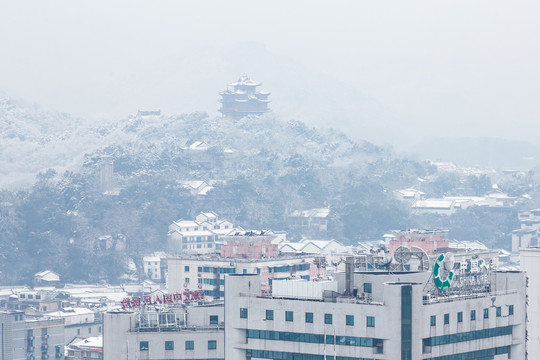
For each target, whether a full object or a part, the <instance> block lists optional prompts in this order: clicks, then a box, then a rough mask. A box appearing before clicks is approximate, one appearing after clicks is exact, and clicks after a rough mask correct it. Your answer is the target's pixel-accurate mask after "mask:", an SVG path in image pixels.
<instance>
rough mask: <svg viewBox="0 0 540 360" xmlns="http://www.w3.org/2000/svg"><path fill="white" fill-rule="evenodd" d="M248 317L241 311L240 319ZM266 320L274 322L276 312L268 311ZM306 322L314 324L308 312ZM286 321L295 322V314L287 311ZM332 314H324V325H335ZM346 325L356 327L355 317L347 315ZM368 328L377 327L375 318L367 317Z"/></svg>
mask: <svg viewBox="0 0 540 360" xmlns="http://www.w3.org/2000/svg"><path fill="white" fill-rule="evenodd" d="M247 316H248V310H247V309H246V308H241V309H240V317H241V318H243V319H246V318H247ZM265 319H266V320H274V310H266V317H265ZM304 320H305V322H306V323H313V313H312V312H306V313H305V315H304ZM285 321H294V312H293V311H285ZM333 321H334V320H333V315H332V314H324V323H325V324H332V323H333ZM345 325H348V326H354V315H345ZM366 326H367V327H375V317H374V316H366Z"/></svg>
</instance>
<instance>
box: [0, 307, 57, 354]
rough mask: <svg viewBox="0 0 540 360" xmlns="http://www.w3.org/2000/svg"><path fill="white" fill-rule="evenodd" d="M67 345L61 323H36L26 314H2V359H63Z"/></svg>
mask: <svg viewBox="0 0 540 360" xmlns="http://www.w3.org/2000/svg"><path fill="white" fill-rule="evenodd" d="M64 345H65V343H64V324H63V321H62V320H61V319H48V318H37V319H32V318H26V316H25V314H24V312H22V311H0V359H2V360H36V359H42V360H46V359H53V358H54V359H63V358H64Z"/></svg>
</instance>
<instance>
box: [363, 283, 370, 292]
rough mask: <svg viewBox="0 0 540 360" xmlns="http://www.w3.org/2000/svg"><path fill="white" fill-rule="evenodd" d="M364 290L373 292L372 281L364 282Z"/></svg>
mask: <svg viewBox="0 0 540 360" xmlns="http://www.w3.org/2000/svg"><path fill="white" fill-rule="evenodd" d="M364 292H365V293H369V294H371V283H364Z"/></svg>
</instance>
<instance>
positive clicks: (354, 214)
mask: <svg viewBox="0 0 540 360" xmlns="http://www.w3.org/2000/svg"><path fill="white" fill-rule="evenodd" d="M0 127H1V129H2V135H1V136H2V143H1V144H2V148H1V149H0V162H1V163H2V165H6V166H2V171H3V173H2V178H3V180H4V183H9V182H10V180H11V179H10V176H11V175H13V176H21V177H24V176H27V175H28V174H29V173H32V172H38V175H37V176H35V178H34V179H33V180H34V181H33V182H32V184H31V185H30V186H27V187H26V188H23V189H24V190H21V189H20V188H19V189H13V188H8V189H5V190H3V191H2V192H1V197H0V203H1V209H0V214H1V218H0V220H1V223H0V227H1V234H2V237H1V239H0V254H1V255H0V256H2V259H0V260H1V261H0V283H2V284H4V283H15V282H25V281H26V282H28V281H29V279H30V278H31V276H32V275H33V274H34V273H35V272H37V271H39V270H42V269H45V268H52V269H54V270H56V271H58V272H59V273H60V274H61V275H62V276H63V278H64V279H65V280H66V281H77V280H87V281H94V280H98V279H107V280H111V281H112V280H115V279H118V277H119V276H121V275H122V274H124V273H125V271H126V259H127V258H128V257H129V258H132V259H139V258H140V257H141V256H142V255H143V254H145V253H147V252H150V251H156V250H163V249H165V240H166V233H167V226H168V225H169V224H170V222H171V221H173V220H176V219H179V218H190V217H192V216H193V215H195V214H196V213H197V212H199V211H202V210H213V211H215V212H217V213H218V214H219V215H220V216H221V217H223V218H227V219H229V220H231V221H233V222H234V223H235V224H237V225H239V226H242V227H245V228H253V229H257V228H264V229H269V228H271V229H275V230H289V229H288V215H289V214H290V213H291V212H292V211H294V210H299V209H309V208H312V207H330V208H331V209H332V212H331V217H332V218H331V221H330V223H331V225H330V229H329V234H328V236H330V237H335V238H337V239H339V240H341V241H343V242H345V243H348V242H349V243H350V242H354V241H356V240H359V239H367V238H378V237H380V235H381V234H382V233H384V232H385V231H387V230H388V229H391V228H399V227H401V226H404V225H405V223H404V219H405V218H406V216H407V212H406V209H405V208H403V207H402V205H401V204H399V203H397V202H396V201H395V200H394V198H393V195H392V194H391V193H392V189H394V188H397V187H401V186H403V184H408V183H410V182H411V181H414V179H416V178H417V177H423V176H426V175H427V174H428V172H429V171H430V170H431V168H430V167H429V166H427V165H425V164H422V163H417V162H413V161H408V160H406V159H400V158H398V157H396V156H395V155H394V154H393V153H392V152H390V151H388V150H387V149H383V148H381V147H378V146H375V145H373V144H370V143H368V142H355V141H352V140H351V139H350V138H348V137H347V136H346V135H345V134H343V133H342V132H339V131H335V130H330V129H328V130H316V129H313V128H309V127H307V126H306V125H305V124H303V123H301V122H298V121H294V120H288V121H284V120H281V119H278V118H276V117H275V116H273V115H271V114H269V115H267V116H262V117H258V118H257V117H253V118H245V119H242V120H239V121H233V120H230V119H225V118H210V117H208V116H207V115H206V114H204V113H193V114H186V115H178V116H155V115H152V116H142V115H133V116H129V117H126V118H124V119H121V120H118V121H110V122H108V123H101V124H85V123H84V122H83V121H82V120H77V119H73V118H71V117H70V116H69V115H67V114H52V113H41V112H39V110H37V109H35V108H32V107H30V108H28V107H24V106H20V105H19V104H17V103H14V102H11V101H9V100H5V99H4V100H2V101H1V103H0ZM197 141H201V142H204V143H205V144H206V145H207V146H208V149H207V150H206V151H200V150H190V149H189V146H190V145H191V144H193V143H194V142H197ZM206 145H205V146H206ZM103 155H109V156H112V158H113V159H114V171H115V173H114V176H115V177H114V180H115V187H116V189H117V191H116V195H110V194H109V195H104V194H103V193H102V192H101V191H100V186H99V160H100V158H101V156H103ZM77 161H78V163H77ZM192 180H201V181H207V182H208V181H214V180H217V182H215V183H214V189H213V190H211V191H210V192H209V193H208V194H207V195H204V196H203V195H194V194H192V193H190V192H189V191H187V190H186V189H184V188H183V187H182V181H192ZM291 236H292V237H295V236H297V234H294V232H292V233H291ZM107 237H108V238H109V239H112V240H111V241H112V242H113V243H116V242H118V243H123V242H125V243H126V249H125V251H108V250H103V249H99V244H100V240H99V239H100V238H101V239H104V238H107Z"/></svg>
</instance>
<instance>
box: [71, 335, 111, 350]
mask: <svg viewBox="0 0 540 360" xmlns="http://www.w3.org/2000/svg"><path fill="white" fill-rule="evenodd" d="M68 346H69V347H76V348H81V349H82V348H85V349H88V350H98V351H99V350H103V337H102V336H92V337H89V338H85V339H83V338H75V339H73V340H72V341H71V342H70V343H69V344H68Z"/></svg>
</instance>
